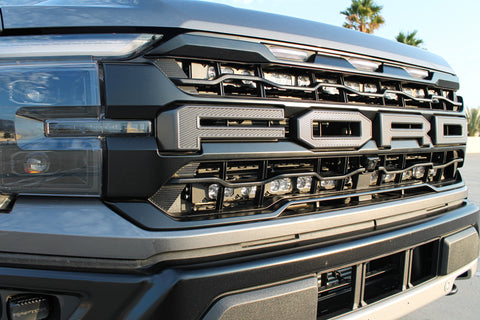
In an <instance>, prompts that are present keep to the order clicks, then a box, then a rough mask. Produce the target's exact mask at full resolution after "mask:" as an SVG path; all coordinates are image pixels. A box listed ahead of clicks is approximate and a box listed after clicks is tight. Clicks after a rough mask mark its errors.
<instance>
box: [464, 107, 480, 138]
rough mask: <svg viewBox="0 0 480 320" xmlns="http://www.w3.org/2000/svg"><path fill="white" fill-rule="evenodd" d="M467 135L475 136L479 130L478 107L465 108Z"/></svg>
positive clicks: (479, 114)
mask: <svg viewBox="0 0 480 320" xmlns="http://www.w3.org/2000/svg"><path fill="white" fill-rule="evenodd" d="M467 128H468V136H470V137H473V136H476V135H477V134H478V133H479V132H480V109H478V108H477V109H467Z"/></svg>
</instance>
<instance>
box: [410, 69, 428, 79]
mask: <svg viewBox="0 0 480 320" xmlns="http://www.w3.org/2000/svg"><path fill="white" fill-rule="evenodd" d="M405 71H407V72H408V73H409V74H410V75H411V76H412V77H414V78H417V79H426V78H428V76H429V73H428V71H427V70H422V69H416V68H405Z"/></svg>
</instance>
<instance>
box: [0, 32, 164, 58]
mask: <svg viewBox="0 0 480 320" xmlns="http://www.w3.org/2000/svg"><path fill="white" fill-rule="evenodd" d="M161 38H162V36H161V35H158V34H129V33H117V34H52V35H41V36H12V37H2V38H1V41H0V58H18V57H60V56H63V57H65V56H95V57H124V56H129V55H132V54H134V53H136V52H139V51H141V50H142V48H144V47H146V46H148V45H149V44H151V43H152V42H153V41H157V40H158V39H161Z"/></svg>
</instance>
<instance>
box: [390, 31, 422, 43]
mask: <svg viewBox="0 0 480 320" xmlns="http://www.w3.org/2000/svg"><path fill="white" fill-rule="evenodd" d="M395 39H397V41H398V42H401V43H405V44H409V45H411V46H415V47H418V46H420V45H421V44H422V43H423V40H422V39H418V38H417V30H414V31H412V32H407V34H404V33H403V32H400V33H398V35H397V36H396V37H395Z"/></svg>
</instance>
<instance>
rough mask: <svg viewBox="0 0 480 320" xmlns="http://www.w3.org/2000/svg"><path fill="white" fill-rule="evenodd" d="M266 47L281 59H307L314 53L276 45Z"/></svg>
mask: <svg viewBox="0 0 480 320" xmlns="http://www.w3.org/2000/svg"><path fill="white" fill-rule="evenodd" d="M268 49H270V52H271V53H273V55H274V56H275V57H277V58H278V59H283V60H293V61H307V60H308V58H310V56H312V55H313V54H315V52H313V51H308V50H301V49H294V48H287V47H278V46H268Z"/></svg>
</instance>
